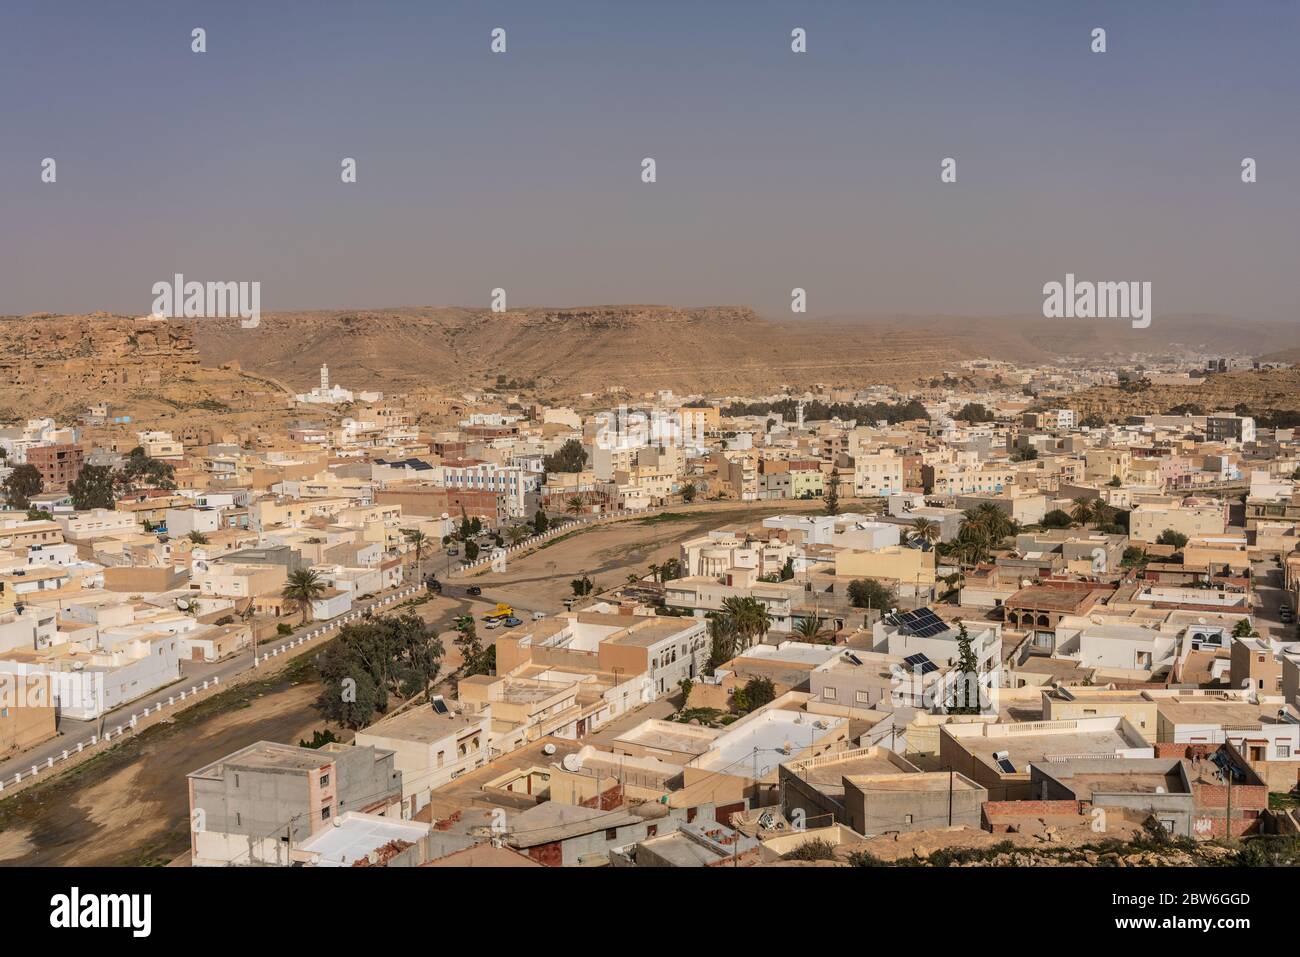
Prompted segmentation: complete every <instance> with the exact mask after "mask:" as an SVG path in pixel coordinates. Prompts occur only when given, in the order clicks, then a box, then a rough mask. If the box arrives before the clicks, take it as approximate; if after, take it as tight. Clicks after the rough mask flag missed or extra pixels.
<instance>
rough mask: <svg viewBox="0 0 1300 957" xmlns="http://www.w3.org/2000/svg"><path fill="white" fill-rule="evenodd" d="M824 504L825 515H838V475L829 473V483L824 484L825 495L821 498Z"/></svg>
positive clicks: (837, 473)
mask: <svg viewBox="0 0 1300 957" xmlns="http://www.w3.org/2000/svg"><path fill="white" fill-rule="evenodd" d="M822 501H824V502H825V503H826V514H827V515H838V514H840V473H839V472H831V478H830V481H829V482H827V483H826V494H825V495H823V496H822Z"/></svg>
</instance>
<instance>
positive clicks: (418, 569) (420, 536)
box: [402, 528, 429, 581]
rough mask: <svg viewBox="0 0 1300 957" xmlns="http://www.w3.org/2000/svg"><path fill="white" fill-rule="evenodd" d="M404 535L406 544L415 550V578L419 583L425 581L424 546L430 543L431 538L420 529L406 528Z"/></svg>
mask: <svg viewBox="0 0 1300 957" xmlns="http://www.w3.org/2000/svg"><path fill="white" fill-rule="evenodd" d="M402 535H403V536H405V538H406V544H408V545H411V546H413V547H414V548H415V577H416V579H417V580H419V581H423V579H424V574H423V573H424V562H423V558H424V546H425V545H426V544H428V542H429V536H427V535H425V534H424V532H422V531H420V530H419V529H418V528H404V529H402Z"/></svg>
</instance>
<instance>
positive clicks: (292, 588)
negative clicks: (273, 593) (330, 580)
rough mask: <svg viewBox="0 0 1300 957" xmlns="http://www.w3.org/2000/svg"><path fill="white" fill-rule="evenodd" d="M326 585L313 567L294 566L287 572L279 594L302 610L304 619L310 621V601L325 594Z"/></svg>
mask: <svg viewBox="0 0 1300 957" xmlns="http://www.w3.org/2000/svg"><path fill="white" fill-rule="evenodd" d="M326 590H327V587H326V585H325V581H324V579H322V578H321V577H320V573H319V572H318V571H316V570H315V569H314V568H295V569H294V570H293V571H291V572H289V575H288V578H287V579H286V580H285V584H284V588H283V589H282V590H281V591H280V596H281V597H282V598H285V599H287V600H289V601H291V602H293V604H294V605H296V606H297V608H298V610H299V611H301V612H302V617H303V620H304V621H311V603H312V602H314V601H315V600H316V599H318V598H320V597H321V596H322V595H324V594H325V592H326Z"/></svg>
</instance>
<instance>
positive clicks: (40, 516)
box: [27, 508, 54, 522]
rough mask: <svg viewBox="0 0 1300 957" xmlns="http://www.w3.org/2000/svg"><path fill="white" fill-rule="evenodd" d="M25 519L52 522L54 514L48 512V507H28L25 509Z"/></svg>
mask: <svg viewBox="0 0 1300 957" xmlns="http://www.w3.org/2000/svg"><path fill="white" fill-rule="evenodd" d="M27 521H29V522H52V521H54V516H53V515H51V514H50V512H49V510H48V509H44V508H29V509H28V510H27Z"/></svg>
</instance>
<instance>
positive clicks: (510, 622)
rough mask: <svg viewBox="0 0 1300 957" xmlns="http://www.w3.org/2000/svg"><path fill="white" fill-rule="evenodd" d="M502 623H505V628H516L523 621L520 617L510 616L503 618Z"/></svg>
mask: <svg viewBox="0 0 1300 957" xmlns="http://www.w3.org/2000/svg"><path fill="white" fill-rule="evenodd" d="M503 623H504V624H505V626H506V627H507V628H518V627H519V626H520V625H522V624H523V623H524V622H523V619H521V618H514V617H511V618H506V619H504V622H503Z"/></svg>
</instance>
